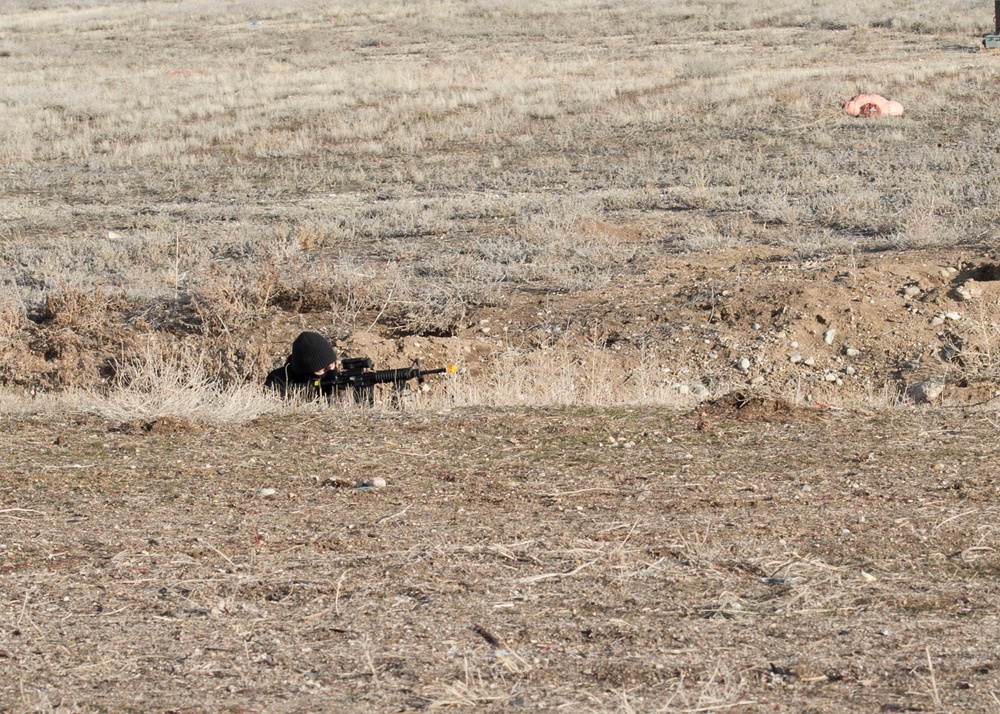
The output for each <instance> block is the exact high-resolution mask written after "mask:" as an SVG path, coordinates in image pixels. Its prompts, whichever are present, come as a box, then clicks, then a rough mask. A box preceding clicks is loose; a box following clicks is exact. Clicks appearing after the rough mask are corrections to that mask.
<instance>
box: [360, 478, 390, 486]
mask: <svg viewBox="0 0 1000 714" xmlns="http://www.w3.org/2000/svg"><path fill="white" fill-rule="evenodd" d="M364 485H365V486H367V487H368V488H385V487H386V486H387V485H388V484H387V483H386V482H385V479H384V478H382V477H381V476H376V477H375V478H370V479H368V480H367V481H365V482H364Z"/></svg>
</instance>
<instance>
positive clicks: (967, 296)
mask: <svg viewBox="0 0 1000 714" xmlns="http://www.w3.org/2000/svg"><path fill="white" fill-rule="evenodd" d="M982 295H983V289H982V287H981V286H980V285H979V284H978V283H977V282H976V281H975V280H966V281H965V282H964V283H963V284H961V285H959V286H958V287H957V288H955V297H957V298H958V299H959V300H973V299H975V298H977V297H982Z"/></svg>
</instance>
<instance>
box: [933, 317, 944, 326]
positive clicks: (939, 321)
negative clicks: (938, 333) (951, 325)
mask: <svg viewBox="0 0 1000 714" xmlns="http://www.w3.org/2000/svg"><path fill="white" fill-rule="evenodd" d="M943 324H944V315H935V316H934V317H932V318H931V326H932V327H937V326H938V325H943Z"/></svg>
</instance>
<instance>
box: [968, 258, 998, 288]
mask: <svg viewBox="0 0 1000 714" xmlns="http://www.w3.org/2000/svg"><path fill="white" fill-rule="evenodd" d="M969 277H970V278H972V279H973V280H975V281H977V282H980V283H991V282H996V281H997V280H1000V265H997V264H996V263H985V264H983V265H980V266H979V267H978V268H973V269H972V272H971V273H970V274H969Z"/></svg>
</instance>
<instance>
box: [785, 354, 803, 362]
mask: <svg viewBox="0 0 1000 714" xmlns="http://www.w3.org/2000/svg"><path fill="white" fill-rule="evenodd" d="M788 361H789V362H791V363H792V364H798V363H799V362H801V361H802V355H792V356H791V357H789V358H788Z"/></svg>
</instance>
